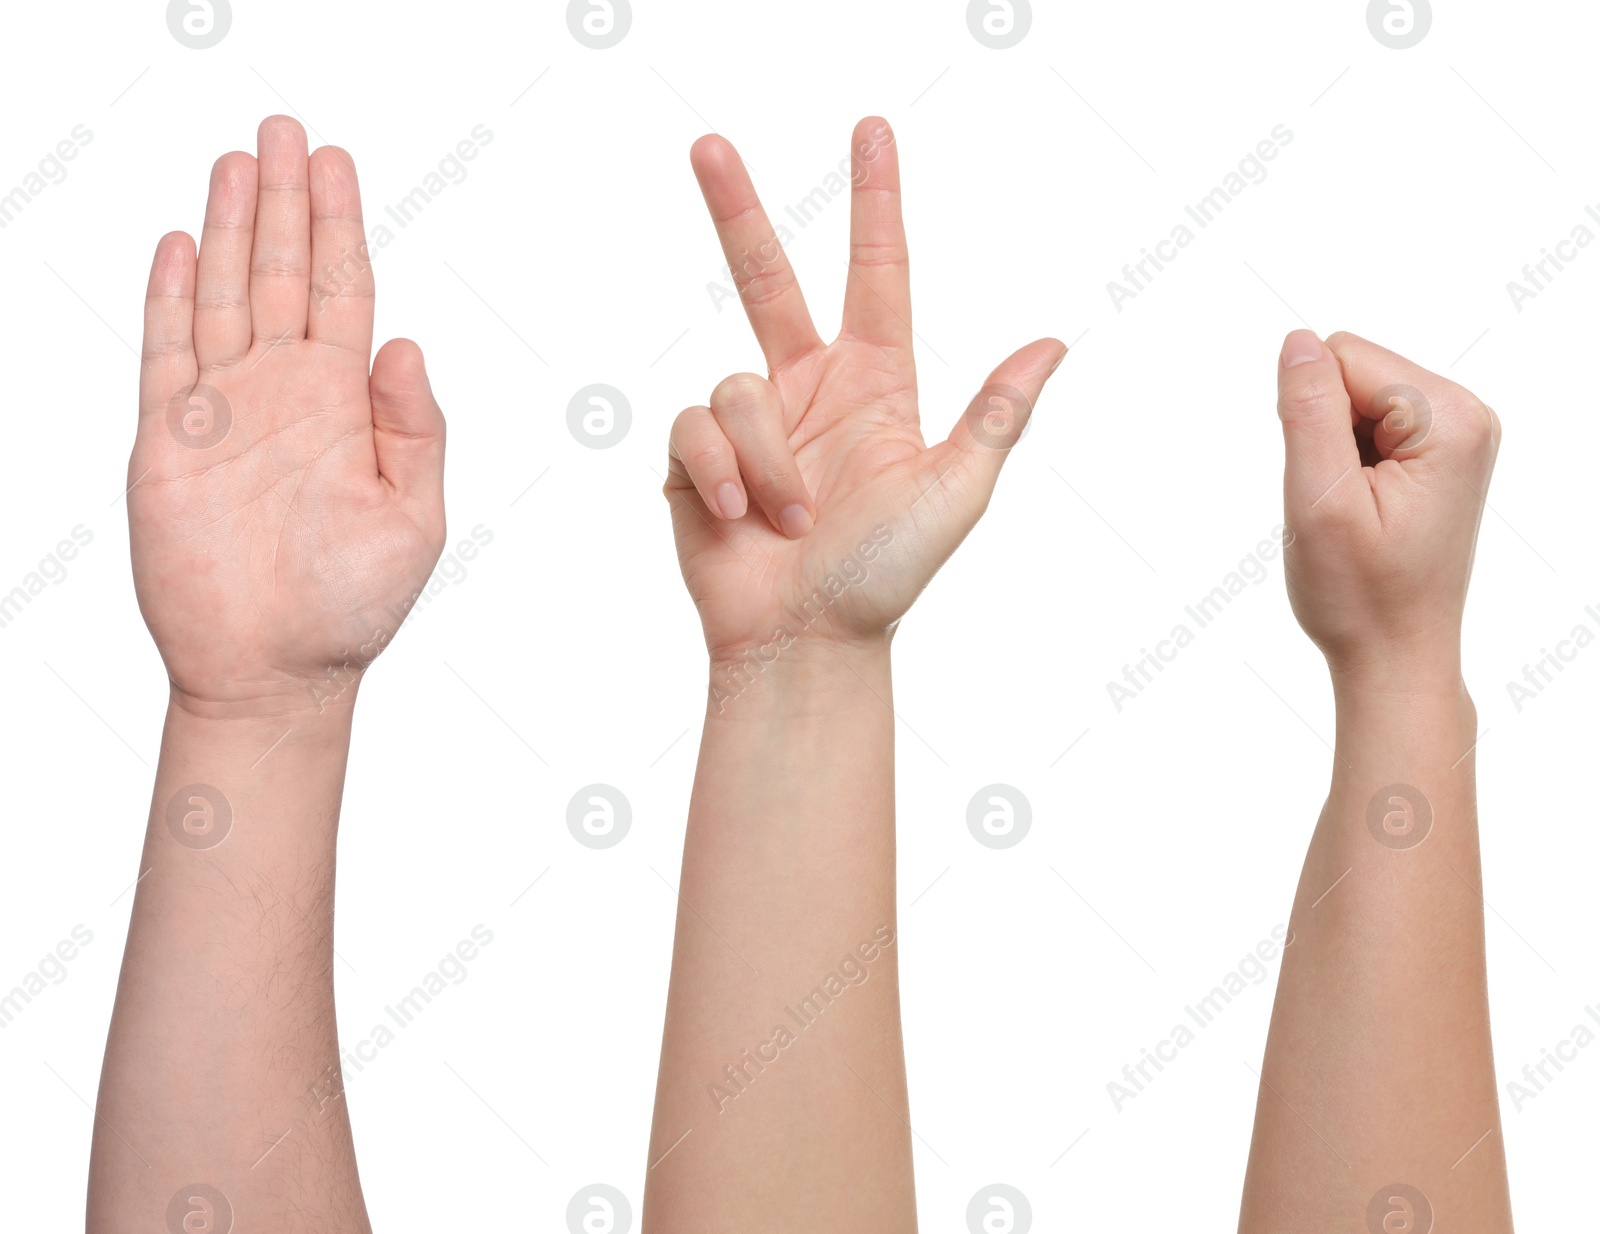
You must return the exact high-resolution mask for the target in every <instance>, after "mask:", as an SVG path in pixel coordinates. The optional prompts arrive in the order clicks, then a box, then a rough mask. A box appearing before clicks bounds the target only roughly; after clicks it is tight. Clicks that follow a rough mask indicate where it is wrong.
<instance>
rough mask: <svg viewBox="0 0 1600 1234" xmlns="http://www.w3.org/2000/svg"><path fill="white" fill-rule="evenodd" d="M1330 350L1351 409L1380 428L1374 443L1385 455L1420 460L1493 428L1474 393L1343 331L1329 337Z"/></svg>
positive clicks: (1387, 350) (1377, 429)
mask: <svg viewBox="0 0 1600 1234" xmlns="http://www.w3.org/2000/svg"><path fill="white" fill-rule="evenodd" d="M1328 349H1329V350H1330V351H1332V352H1333V354H1334V355H1335V356H1337V357H1338V359H1339V366H1340V368H1341V369H1342V370H1343V373H1344V384H1345V387H1346V389H1348V390H1349V392H1350V405H1351V407H1352V408H1353V409H1354V410H1355V412H1356V414H1357V415H1359V416H1360V417H1361V418H1362V419H1365V420H1370V421H1374V422H1375V424H1374V426H1373V433H1374V440H1375V441H1376V442H1377V443H1378V445H1379V447H1380V448H1381V449H1383V450H1384V452H1385V454H1386V455H1388V454H1389V453H1392V452H1394V451H1397V450H1398V451H1404V452H1405V453H1406V454H1407V455H1408V456H1409V455H1415V454H1417V453H1419V452H1421V451H1422V450H1423V448H1424V447H1425V446H1427V445H1429V444H1430V443H1432V442H1433V441H1435V440H1440V439H1443V438H1454V437H1457V436H1458V435H1459V433H1460V432H1461V430H1462V429H1464V428H1466V429H1475V428H1481V427H1483V425H1485V424H1487V423H1488V420H1489V413H1488V411H1487V409H1486V408H1484V407H1483V405H1482V404H1481V403H1480V402H1479V401H1478V399H1477V398H1476V396H1474V395H1473V394H1472V392H1471V391H1469V390H1467V389H1465V388H1463V387H1462V386H1459V385H1457V384H1456V383H1455V382H1453V381H1451V380H1450V379H1449V378H1448V377H1441V376H1439V375H1438V374H1437V373H1434V372H1431V371H1429V370H1428V369H1425V368H1423V367H1422V366H1421V365H1419V364H1415V363H1413V362H1412V361H1410V360H1408V359H1406V358H1405V357H1404V356H1402V355H1399V354H1397V353H1396V352H1392V351H1390V350H1389V349H1388V348H1387V347H1380V346H1379V345H1378V344H1377V343H1373V342H1370V341H1368V340H1367V339H1364V338H1361V337H1360V336H1359V335H1355V334H1349V333H1346V332H1342V331H1341V332H1340V333H1338V334H1332V335H1329V336H1328ZM1475 421H1481V423H1475ZM1436 434H1438V436H1437V437H1436Z"/></svg>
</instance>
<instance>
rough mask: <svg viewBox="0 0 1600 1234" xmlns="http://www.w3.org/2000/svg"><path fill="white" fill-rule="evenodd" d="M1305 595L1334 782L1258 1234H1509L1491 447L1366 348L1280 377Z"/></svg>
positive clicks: (1452, 409)
mask: <svg viewBox="0 0 1600 1234" xmlns="http://www.w3.org/2000/svg"><path fill="white" fill-rule="evenodd" d="M1279 388H1280V393H1279V404H1278V408H1279V414H1280V416H1281V418H1282V421H1283V433H1284V442H1285V447H1286V452H1287V464H1286V467H1285V476H1284V505H1285V521H1286V523H1287V525H1288V527H1289V529H1290V531H1291V532H1292V533H1293V542H1292V544H1291V545H1290V547H1289V548H1288V550H1287V553H1286V563H1287V570H1288V580H1289V594H1290V599H1291V601H1292V603H1293V606H1294V611H1295V614H1296V616H1297V617H1298V618H1299V620H1300V624H1301V625H1302V626H1303V627H1304V628H1305V631H1306V633H1307V634H1308V635H1309V636H1310V637H1311V639H1312V640H1313V641H1314V642H1315V643H1316V644H1317V646H1318V647H1319V648H1321V650H1322V651H1323V653H1324V655H1325V656H1326V657H1327V661H1328V668H1329V672H1330V673H1331V675H1332V678H1333V693H1334V701H1335V707H1336V713H1337V737H1336V740H1335V744H1334V758H1333V782H1332V786H1331V788H1330V789H1329V792H1328V800H1327V804H1326V805H1325V806H1324V807H1323V810H1322V817H1321V818H1320V819H1319V820H1318V822H1317V826H1316V830H1315V831H1314V832H1313V833H1312V836H1311V845H1310V849H1309V851H1308V852H1307V854H1306V862H1305V867H1304V870H1303V871H1302V873H1301V876H1300V885H1299V889H1298V891H1297V892H1296V894H1295V900H1294V908H1293V912H1292V915H1291V917H1290V942H1289V945H1288V946H1287V947H1286V949H1285V951H1284V959H1283V971H1282V974H1281V976H1280V978H1279V981H1278V996H1277V1002H1276V1004H1275V1006H1274V1008H1273V1015H1272V1027H1271V1030H1270V1033H1269V1035H1268V1038H1267V1049H1266V1057H1265V1060H1264V1061H1263V1063H1262V1067H1261V1085H1260V1089H1259V1097H1258V1104H1257V1107H1256V1125H1255V1139H1254V1142H1253V1144H1252V1145H1251V1151H1250V1164H1249V1171H1248V1173H1247V1175H1246V1178H1245V1185H1244V1202H1243V1208H1242V1212H1241V1216H1240V1221H1239V1229H1240V1231H1241V1232H1242V1234H1278V1232H1279V1231H1284V1230H1329V1231H1334V1230H1339V1231H1345V1230H1348V1231H1352V1232H1358V1231H1370V1234H1429V1232H1430V1231H1432V1230H1439V1231H1445V1230H1448V1231H1451V1234H1508V1232H1509V1231H1510V1229H1511V1207H1510V1198H1509V1188H1508V1184H1507V1179H1506V1164H1505V1150H1504V1145H1503V1144H1502V1142H1501V1139H1500V1112H1499V1103H1498V1099H1497V1096H1496V1092H1495V1079H1494V1060H1493V1057H1492V1053H1491V1048H1490V1040H1489V1010H1488V995H1487V988H1486V978H1485V970H1484V941H1483V897H1482V871H1481V869H1480V867H1479V856H1478V818H1477V804H1476V798H1475V791H1474V781H1473V768H1474V762H1475V754H1474V750H1475V747H1476V745H1477V718H1476V713H1475V711H1474V709H1473V705H1472V700H1471V698H1470V697H1469V696H1468V694H1467V688H1466V685H1465V684H1464V682H1463V681H1462V676H1461V617H1462V608H1463V605H1464V603H1465V600H1466V594H1467V580H1468V577H1469V576H1470V574H1471V571H1472V558H1473V550H1474V547H1475V545H1476V542H1477V535H1478V523H1479V517H1480V515H1481V514H1482V511H1483V505H1484V495H1485V493H1486V492H1487V491H1488V487H1489V475H1490V472H1491V471H1492V470H1493V467H1494V458H1495V452H1496V450H1497V448H1498V445H1499V439H1500V425H1499V421H1498V420H1497V419H1496V417H1495V415H1494V413H1493V412H1492V411H1490V410H1489V409H1488V408H1487V407H1485V406H1484V405H1483V404H1482V403H1481V402H1479V401H1478V400H1477V399H1476V398H1474V397H1473V396H1472V395H1471V394H1470V393H1468V392H1467V391H1466V390H1463V389H1462V388H1461V387H1459V386H1457V385H1454V384H1453V383H1451V382H1449V381H1446V380H1444V379H1443V378H1440V377H1436V376H1435V375H1433V374H1432V373H1429V372H1427V371H1426V370H1424V369H1421V368H1418V367H1417V366H1416V365H1414V364H1412V363H1410V362H1409V361H1407V360H1405V359H1403V358H1401V357H1400V356H1397V355H1395V354H1393V353H1392V352H1389V351H1385V350H1384V349H1383V348H1381V347H1378V346H1376V345H1374V344H1372V343H1369V342H1366V341H1365V340H1363V339H1359V338H1356V337H1354V336H1353V335H1348V334H1338V335H1334V336H1333V337H1331V338H1329V339H1328V341H1327V343H1326V344H1324V343H1322V342H1321V341H1319V340H1318V339H1317V337H1316V336H1315V335H1314V334H1312V333H1311V332H1310V331H1305V330H1299V331H1296V332H1295V333H1293V334H1291V335H1290V336H1289V337H1288V339H1287V341H1286V342H1285V344H1284V349H1283V355H1282V359H1281V362H1280V366H1279Z"/></svg>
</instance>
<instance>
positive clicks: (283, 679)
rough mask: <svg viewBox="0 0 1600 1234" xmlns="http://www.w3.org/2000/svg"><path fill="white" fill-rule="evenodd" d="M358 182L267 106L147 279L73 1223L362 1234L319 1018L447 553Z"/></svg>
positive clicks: (216, 1232) (335, 1069)
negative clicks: (160, 672)
mask: <svg viewBox="0 0 1600 1234" xmlns="http://www.w3.org/2000/svg"><path fill="white" fill-rule="evenodd" d="M372 295H373V284H372V271H371V267H370V265H369V264H368V262H367V250H366V245H365V241H364V237H363V232H362V222H361V203H360V195H359V191H358V189H357V186H356V175H355V168H354V166H353V164H352V163H351V161H350V156H349V155H347V154H346V153H345V152H344V151H342V150H338V149H334V148H332V147H324V148H322V149H320V150H318V151H316V153H314V154H312V155H310V156H309V157H308V156H307V153H306V138H305V132H304V130H302V129H301V127H300V125H299V124H298V123H296V122H295V121H293V120H291V119H288V118H287V117H283V116H278V117H274V118H272V119H269V120H267V121H265V122H264V123H263V124H262V125H261V131H260V135H259V155H258V157H256V158H252V157H251V156H250V155H248V154H241V153H234V154H227V155H224V156H223V157H222V158H221V159H220V160H218V162H217V164H216V167H215V168H214V169H213V171H212V176H211V195H210V200H209V201H208V202H207V205H206V216H205V230H204V232H203V235H202V239H201V243H200V248H199V253H198V258H197V255H196V251H195V244H194V241H193V240H192V239H190V237H189V236H187V235H185V234H183V233H181V232H174V233H172V234H170V235H167V236H164V237H163V238H162V240H161V243H160V245H159V246H158V248H157V250H156V256H155V263H154V266H153V267H152V269H151V272H150V287H149V296H148V300H147V302H146V309H145V340H144V359H143V365H142V369H141V373H140V389H139V425H138V432H137V437H136V440H135V444H134V450H133V458H132V462H131V464H130V466H129V474H128V479H129V482H130V485H131V487H130V488H129V491H128V516H129V524H130V533H131V539H132V551H133V571H134V583H135V587H136V589H137V592H138V596H139V605H140V608H141V610H142V611H143V613H144V617H145V621H146V623H147V624H148V625H149V627H150V632H151V634H152V635H153V636H154V638H155V640H156V644H157V646H158V647H159V649H160V651H161V655H162V659H163V661H164V662H165V664H166V668H167V674H168V678H169V683H168V685H169V702H168V707H167V723H166V731H165V733H164V736H163V739H162V745H161V761H160V766H159V767H158V768H157V771H156V783H155V796H154V801H153V803H152V806H151V810H150V816H149V826H148V829H147V831H146V834H145V843H144V853H143V856H142V857H141V859H140V864H139V886H138V892H137V893H136V898H135V900H134V906H133V919H132V922H131V925H130V928H129V934H128V944H127V950H126V952H125V954H124V957H123V965H122V979H121V982H120V984H119V985H118V988H117V1000H116V1005H115V1008H114V1010H113V1013H112V1021H111V1031H110V1036H109V1039H108V1041H107V1043H106V1058H105V1067H104V1069H103V1071H102V1073H101V1079H100V1099H99V1105H98V1108H97V1110H96V1118H95V1126H94V1144H93V1151H92V1157H91V1162H90V1169H89V1203H88V1229H89V1231H90V1234H112V1232H114V1231H115V1232H119V1234H120V1231H124V1230H133V1229H138V1230H163V1231H166V1230H170V1231H173V1232H174V1234H226V1232H227V1231H229V1230H239V1231H244V1230H273V1231H285V1232H294V1231H306V1232H308V1234H309V1232H312V1231H315V1232H316V1234H332V1232H335V1231H338V1232H341V1234H342V1232H344V1231H352V1232H354V1231H366V1230H367V1229H368V1228H369V1226H368V1223H367V1217H366V1210H365V1207H364V1205H363V1203H362V1198H361V1186H360V1183H359V1180H358V1179H357V1175H356V1163H355V1153H354V1149H353V1147H352V1145H351V1138H350V1123H349V1119H348V1117H347V1116H346V1112H345V1104H344V1100H343V1091H344V1086H343V1083H342V1081H341V1078H340V1066H339V1047H338V1042H337V1038H336V1033H335V1028H334V1011H333V874H334V847H335V842H334V841H335V832H336V829H337V825H338V820H339V800H340V796H341V792H342V789H343V783H344V769H345V757H346V754H347V752H348V749H349V743H350V717H351V710H352V707H353V705H354V703H355V697H356V693H357V691H358V689H359V686H360V680H361V675H362V673H363V671H364V670H365V669H366V667H367V665H368V664H370V663H371V661H372V659H373V658H374V657H375V656H376V655H377V654H378V653H379V652H380V651H381V650H382V649H383V647H384V646H386V645H387V643H388V641H389V639H390V638H391V637H392V636H393V635H394V633H395V631H396V616H395V615H396V614H403V613H404V612H405V611H406V609H407V608H408V607H409V605H410V603H411V602H412V601H413V600H414V599H415V597H416V596H417V594H418V593H419V590H420V588H421V587H422V586H423V585H424V583H425V582H426V581H427V578H428V574H429V572H430V571H431V570H432V568H433V564H434V562H435V561H436V560H437V558H438V555H439V551H440V548H441V546H442V544H443V542H444V502H443V492H442V479H443V466H444V420H443V417H442V416H441V415H440V412H439V408H438V405H437V404H436V403H435V402H434V401H433V396H432V394H431V392H430V390H429V386H428V380H427V377H426V375H425V373H424V371H423V365H422V356H421V353H420V352H418V350H417V348H416V347H415V345H414V344H411V343H407V342H393V343H390V344H388V345H387V346H386V347H384V348H383V350H382V351H380V352H379V353H378V356H377V358H376V360H375V361H373V363H372V369H371V372H370V374H369V372H368V367H367V366H368V361H369V358H370V356H371V348H372Z"/></svg>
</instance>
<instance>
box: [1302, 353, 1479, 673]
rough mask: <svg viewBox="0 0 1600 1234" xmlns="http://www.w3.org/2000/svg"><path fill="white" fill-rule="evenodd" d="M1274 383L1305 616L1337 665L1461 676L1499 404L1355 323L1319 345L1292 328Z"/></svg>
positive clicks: (1346, 669)
mask: <svg viewBox="0 0 1600 1234" xmlns="http://www.w3.org/2000/svg"><path fill="white" fill-rule="evenodd" d="M1278 388H1279V393H1278V414H1279V416H1280V417H1281V419H1282V421H1283V437H1284V448H1285V452H1286V455H1287V461H1286V465H1285V468H1284V482H1283V489H1284V510H1285V522H1286V524H1287V526H1288V529H1289V532H1290V533H1292V536H1293V540H1292V543H1291V544H1290V545H1289V547H1288V548H1287V549H1286V551H1285V554H1284V556H1285V561H1286V570H1287V574H1288V581H1289V598H1290V602H1291V603H1292V605H1293V607H1294V611H1295V616H1296V617H1298V618H1299V620H1300V625H1301V626H1302V627H1303V628H1304V629H1305V632H1306V633H1307V634H1309V635H1310V636H1311V639H1312V641H1313V642H1314V643H1316V644H1317V646H1318V647H1320V648H1321V649H1322V651H1323V653H1324V654H1325V655H1326V656H1327V658H1328V663H1329V665H1330V666H1331V667H1332V669H1333V670H1334V673H1335V675H1336V676H1340V675H1345V674H1347V673H1367V672H1373V673H1376V674H1379V675H1382V676H1385V677H1394V676H1398V675H1400V674H1405V675H1408V676H1410V675H1415V674H1416V673H1418V672H1423V673H1429V672H1435V673H1438V674H1443V676H1444V678H1448V679H1449V680H1450V681H1458V680H1459V675H1460V639H1461V613H1462V608H1463V606H1464V605H1465V603H1466V597H1467V580H1468V578H1469V576H1470V575H1471V573H1472V556H1473V550H1474V548H1475V546H1476V544H1477V538H1478V524H1479V520H1480V518H1481V516H1482V514H1483V507H1484V502H1485V495H1486V494H1487V492H1488V489H1489V476H1490V473H1491V472H1492V471H1493V470H1494V460H1495V454H1496V452H1497V451H1498V449H1499V446H1500V421H1499V419H1498V417H1496V415H1495V414H1494V412H1493V411H1491V410H1490V409H1489V408H1488V407H1486V406H1484V404H1483V403H1481V402H1479V401H1478V399H1476V398H1475V397H1473V395H1472V394H1471V393H1469V392H1468V391H1466V390H1464V389H1462V388H1461V387H1460V386H1458V385H1456V384H1455V383H1454V382H1450V381H1446V380H1445V379H1444V378H1442V377H1436V376H1435V375H1434V374H1432V373H1430V372H1428V371H1427V370H1426V369H1422V368H1418V367H1417V366H1416V365H1415V364H1412V363H1411V362H1410V361H1409V360H1406V359H1404V358H1402V357H1400V356H1397V355H1395V354H1394V353H1393V352H1391V351H1385V350H1384V349H1383V348H1382V347H1379V346H1377V345H1376V344H1374V343H1369V342H1367V341H1366V340H1365V339H1360V338H1357V337H1356V336H1355V335H1353V334H1335V335H1333V336H1331V337H1330V338H1329V339H1328V341H1327V343H1326V344H1323V343H1322V342H1320V341H1319V340H1318V339H1317V336H1316V335H1315V334H1313V333H1311V331H1309V330H1296V331H1294V332H1293V333H1292V334H1290V335H1289V337H1288V338H1287V339H1286V340H1285V341H1284V345H1283V355H1282V359H1281V362H1280V364H1279V367H1278ZM1445 684H1448V683H1447V682H1445Z"/></svg>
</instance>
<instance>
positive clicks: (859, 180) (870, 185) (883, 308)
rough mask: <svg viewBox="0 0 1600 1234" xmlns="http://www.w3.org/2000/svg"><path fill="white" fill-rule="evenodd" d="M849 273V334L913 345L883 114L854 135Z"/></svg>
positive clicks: (890, 139)
mask: <svg viewBox="0 0 1600 1234" xmlns="http://www.w3.org/2000/svg"><path fill="white" fill-rule="evenodd" d="M850 183H851V185H852V186H853V187H852V192H851V194H850V271H849V279H848V281H847V282H846V284H845V293H844V329H845V333H847V334H852V335H854V336H855V337H857V338H859V339H862V340H864V341H866V342H869V343H877V344H880V345H882V346H886V347H907V348H909V347H910V346H911V338H912V335H911V263H910V261H909V258H908V253H907V248H906V228H905V222H904V219H903V218H902V216H901V210H900V158H899V155H898V153H897V152H896V149H895V141H894V131H893V130H892V129H891V128H890V127H889V122H888V121H887V120H884V119H882V118H881V117H879V116H869V117H868V118H867V119H865V120H863V121H861V123H860V124H858V125H856V129H855V132H854V133H853V134H852V135H851V139H850Z"/></svg>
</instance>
